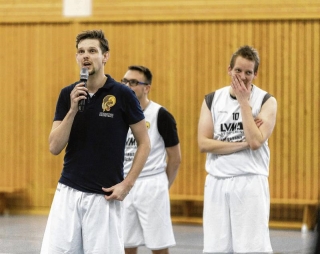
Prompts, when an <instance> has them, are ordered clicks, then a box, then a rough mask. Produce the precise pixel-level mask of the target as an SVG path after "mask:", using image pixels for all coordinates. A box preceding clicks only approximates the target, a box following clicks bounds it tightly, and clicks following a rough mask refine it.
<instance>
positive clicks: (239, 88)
mask: <svg viewBox="0 0 320 254" xmlns="http://www.w3.org/2000/svg"><path fill="white" fill-rule="evenodd" d="M231 87H232V89H233V92H234V94H235V96H236V98H237V100H238V101H239V103H241V102H242V101H248V100H249V98H250V93H251V85H250V86H249V88H248V87H246V85H245V83H244V82H243V80H242V79H241V76H240V75H239V74H232V76H231Z"/></svg>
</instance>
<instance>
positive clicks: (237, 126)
mask: <svg viewBox="0 0 320 254" xmlns="http://www.w3.org/2000/svg"><path fill="white" fill-rule="evenodd" d="M259 62H260V60H259V56H258V53H257V51H256V50H255V49H254V48H252V47H249V46H243V47H240V48H239V49H238V50H237V51H236V52H235V53H234V54H233V55H232V58H231V61H230V66H229V68H228V74H229V76H230V78H231V84H230V86H226V87H223V88H220V89H218V90H216V91H214V92H212V93H210V94H208V95H206V96H205V99H204V101H203V103H202V107H201V112H200V119H199V124H198V145H199V148H200V151H201V152H203V153H207V159H206V165H205V168H206V171H207V173H208V175H207V177H206V182H205V189H204V212H203V229H204V249H203V251H204V253H230V252H231V253H233V252H237V253H238V252H239V253H250V252H265V253H270V252H272V247H271V244H270V237H269V229H268V220H269V210H270V197H269V186H268V175H269V160H270V152H269V147H268V138H269V137H270V135H271V133H272V131H273V129H274V126H275V122H276V112H277V102H276V99H275V98H274V97H272V96H271V95H270V94H268V93H267V92H266V91H263V90H262V89H260V88H258V87H257V86H255V85H254V84H253V80H254V79H255V78H256V77H257V73H258V67H259Z"/></svg>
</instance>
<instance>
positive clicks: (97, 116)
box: [41, 30, 150, 254]
mask: <svg viewBox="0 0 320 254" xmlns="http://www.w3.org/2000/svg"><path fill="white" fill-rule="evenodd" d="M76 48H77V53H76V60H77V63H78V65H79V67H80V69H82V68H87V69H88V72H89V76H88V79H87V83H86V86H84V82H75V83H74V84H71V85H69V86H67V87H65V88H63V89H62V90H61V92H60V96H59V98H58V102H57V106H56V111H55V116H54V120H53V125H52V129H51V132H50V135H49V148H50V152H51V153H52V154H54V155H58V154H60V153H61V152H62V150H63V149H64V148H65V147H66V149H65V156H64V164H63V169H62V174H61V177H60V179H59V183H58V186H57V189H56V192H55V195H54V199H53V202H52V206H51V210H50V214H49V218H48V222H47V226H46V230H45V234H44V238H43V243H42V249H41V253H42V254H47V253H50V254H51V253H74V254H81V253H95V254H116V253H117V254H121V253H124V250H123V249H124V246H123V235H122V217H121V215H122V202H121V201H123V200H124V198H125V197H126V195H127V194H128V193H129V191H130V189H131V188H132V187H133V185H134V183H135V181H136V179H137V177H138V175H139V174H140V171H141V170H142V168H143V166H144V164H145V162H146V159H147V157H148V154H149V151H150V140H149V136H148V131H147V128H146V122H145V117H144V115H143V111H142V109H141V107H140V104H139V101H138V99H137V97H136V96H135V94H134V93H133V91H132V90H131V89H129V88H128V87H126V86H123V85H122V84H121V83H118V82H116V81H115V80H114V79H113V78H112V77H111V76H110V75H105V74H104V66H105V64H106V62H107V61H108V59H109V44H108V41H107V39H106V38H105V36H104V33H103V32H102V31H101V30H89V31H84V32H81V33H80V34H78V35H77V37H76ZM89 98H90V100H89ZM80 100H86V101H87V103H86V105H85V108H84V110H83V112H80V111H79V110H78V104H79V101H80ZM128 129H130V130H131V131H132V133H133V135H134V137H135V140H136V141H137V152H136V153H135V156H134V162H133V163H132V165H131V167H130V169H127V174H126V178H125V179H124V177H123V161H124V148H125V142H126V136H127V133H128Z"/></svg>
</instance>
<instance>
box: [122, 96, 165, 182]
mask: <svg viewBox="0 0 320 254" xmlns="http://www.w3.org/2000/svg"><path fill="white" fill-rule="evenodd" d="M161 107H162V106H161V105H159V104H158V103H155V102H153V101H150V103H149V105H148V106H147V108H146V109H145V110H144V112H143V113H144V115H145V119H146V123H147V128H148V134H149V138H150V143H151V150H150V153H149V156H148V159H147V162H146V164H145V165H144V168H143V170H142V171H141V173H140V175H139V177H142V176H148V175H154V174H159V173H161V172H164V171H165V170H166V167H167V163H166V156H167V154H166V148H165V145H164V141H163V138H162V137H161V135H160V133H159V131H158V124H157V122H158V112H159V109H160V108H161ZM136 151H137V142H136V140H135V138H134V136H133V134H132V131H131V129H129V131H128V135H127V141H126V148H125V154H124V175H125V176H126V175H127V174H128V172H129V170H130V168H131V164H132V161H133V157H134V155H135V153H136Z"/></svg>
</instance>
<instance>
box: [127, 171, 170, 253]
mask: <svg viewBox="0 0 320 254" xmlns="http://www.w3.org/2000/svg"><path fill="white" fill-rule="evenodd" d="M123 206H124V216H123V217H124V220H123V226H124V230H123V233H124V246H125V247H126V248H135V247H138V246H142V245H145V246H146V247H147V248H149V249H151V250H160V249H166V248H168V247H170V246H174V245H175V244H176V242H175V239H174V235H173V229H172V223H171V216H170V200H169V190H168V178H167V175H166V173H160V174H157V175H153V176H145V177H141V178H138V179H137V181H136V182H135V184H134V186H133V188H132V189H131V190H130V193H129V194H128V196H127V197H126V198H125V200H124V201H123Z"/></svg>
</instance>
